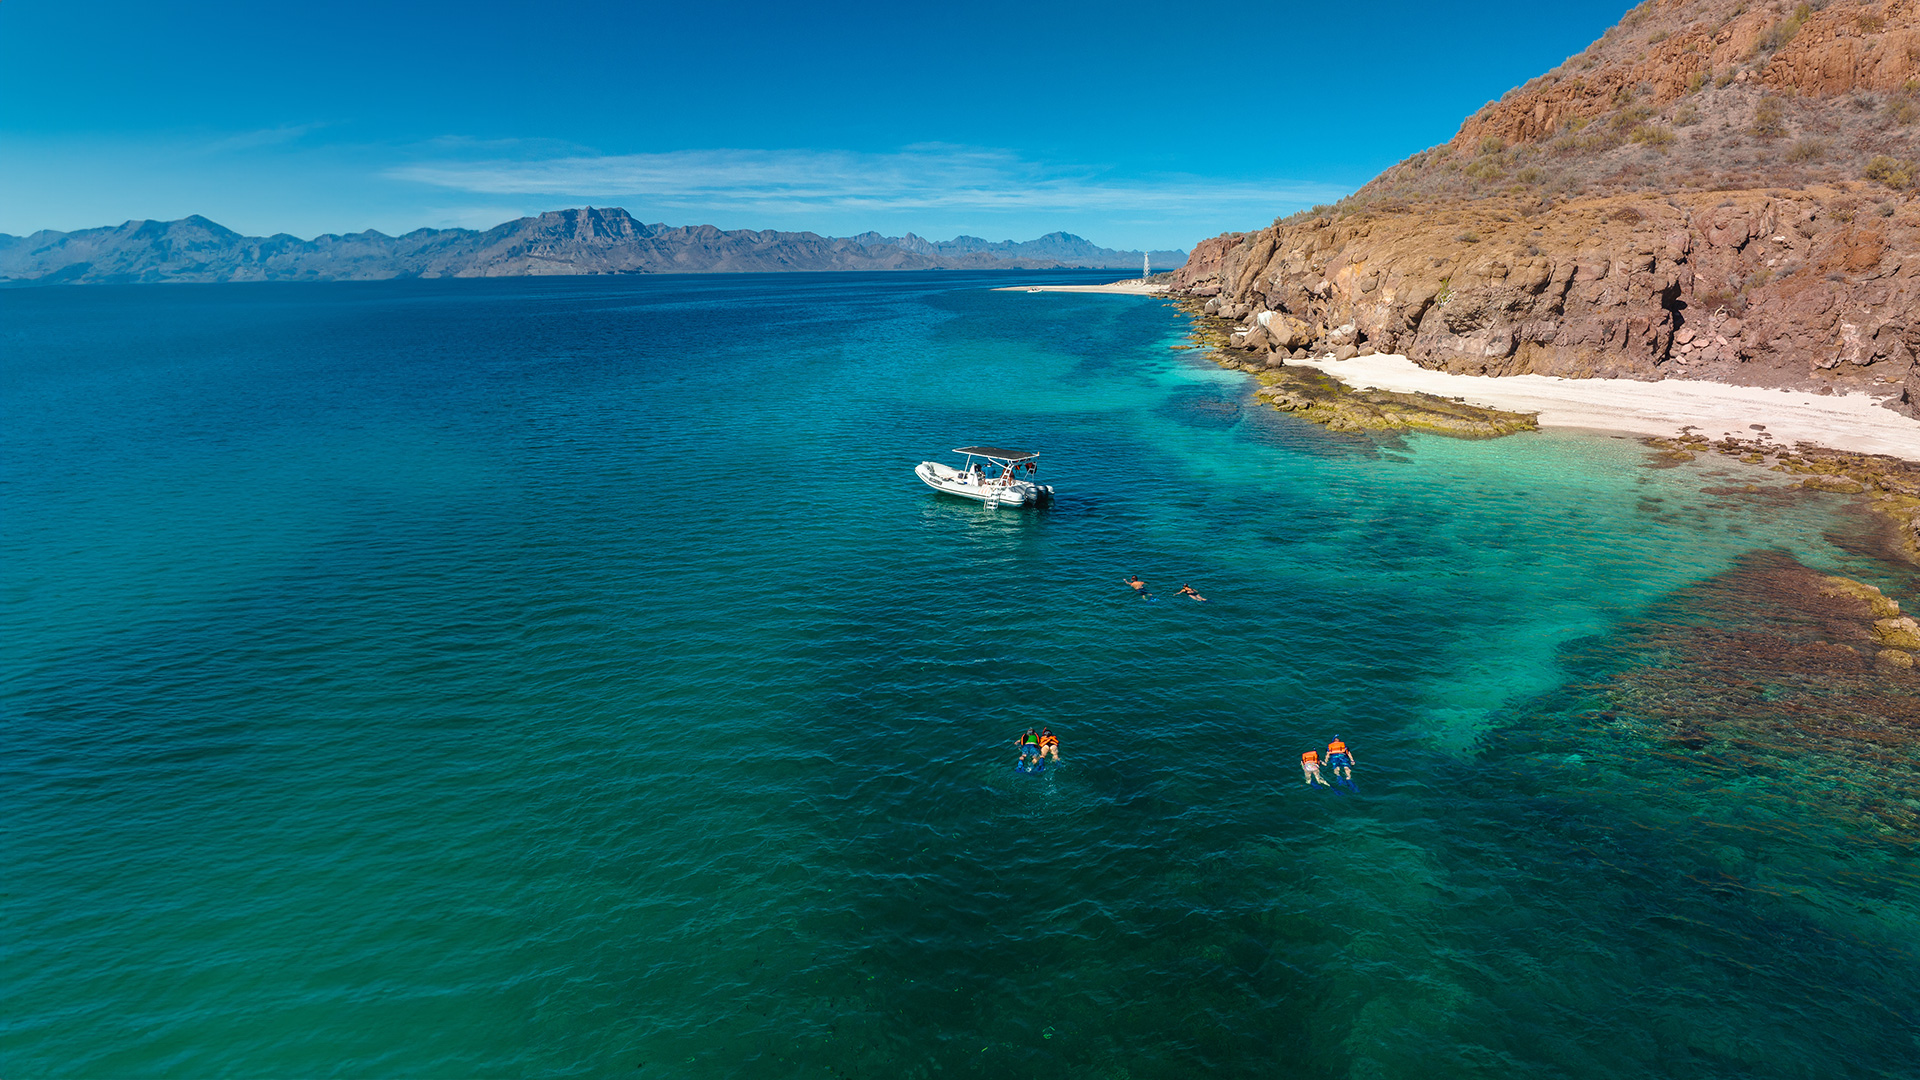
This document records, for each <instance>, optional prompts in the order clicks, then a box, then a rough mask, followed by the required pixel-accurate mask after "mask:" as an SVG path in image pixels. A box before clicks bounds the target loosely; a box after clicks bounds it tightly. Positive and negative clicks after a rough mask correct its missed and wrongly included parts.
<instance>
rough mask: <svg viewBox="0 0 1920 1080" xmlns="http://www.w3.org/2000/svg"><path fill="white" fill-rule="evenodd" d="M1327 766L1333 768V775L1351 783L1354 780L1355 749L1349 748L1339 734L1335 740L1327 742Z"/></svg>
mask: <svg viewBox="0 0 1920 1080" xmlns="http://www.w3.org/2000/svg"><path fill="white" fill-rule="evenodd" d="M1327 768H1329V769H1332V770H1333V775H1335V776H1338V777H1340V778H1341V779H1343V780H1346V781H1348V782H1349V783H1351V782H1352V780H1353V751H1351V750H1349V749H1347V744H1346V743H1343V742H1341V741H1340V736H1338V735H1335V736H1334V737H1333V741H1332V742H1330V743H1328V744H1327Z"/></svg>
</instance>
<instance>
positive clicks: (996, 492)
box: [913, 446, 1053, 508]
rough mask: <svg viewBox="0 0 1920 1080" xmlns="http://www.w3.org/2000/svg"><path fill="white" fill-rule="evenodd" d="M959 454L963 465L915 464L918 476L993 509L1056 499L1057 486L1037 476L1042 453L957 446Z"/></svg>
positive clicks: (935, 487)
mask: <svg viewBox="0 0 1920 1080" xmlns="http://www.w3.org/2000/svg"><path fill="white" fill-rule="evenodd" d="M953 452H954V453H956V454H965V455H966V458H967V460H966V462H965V463H964V464H963V465H961V466H960V467H959V468H957V469H956V468H954V467H953V466H951V465H945V464H942V463H940V462H938V461H923V462H921V463H920V464H918V465H915V466H914V467H913V472H914V475H916V476H918V477H919V478H920V479H921V480H923V481H925V482H926V485H927V486H928V487H930V488H932V489H934V490H935V491H944V492H946V493H947V494H949V495H958V496H961V497H962V498H967V499H978V500H980V501H981V502H983V503H986V504H987V506H988V507H990V508H997V507H999V506H1000V505H1001V504H1003V503H1005V504H1010V505H1013V506H1037V505H1039V504H1040V503H1044V502H1047V501H1049V500H1051V499H1052V498H1053V485H1051V484H1042V483H1039V482H1037V481H1036V480H1035V479H1034V475H1035V473H1036V472H1038V471H1039V467H1038V466H1037V465H1036V464H1035V463H1034V459H1035V458H1037V457H1039V456H1040V455H1039V454H1034V453H1029V452H1028V451H1025V450H1006V449H1003V448H1001V447H998V446H957V447H955V448H954V450H953Z"/></svg>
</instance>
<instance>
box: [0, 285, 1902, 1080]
mask: <svg viewBox="0 0 1920 1080" xmlns="http://www.w3.org/2000/svg"><path fill="white" fill-rule="evenodd" d="M1007 280H1008V279H1007V278H1006V277H1004V276H994V275H966V274H954V273H940V274H898V275H788V276H738V277H712V278H673V277H668V278H646V279H620V280H591V279H588V280H544V281H541V280H535V281H526V280H518V281H463V282H447V283H429V282H403V283H389V284H335V285H310V286H291V285H288V286H275V285H253V286H210V287H192V286H167V287H159V286H152V287H125V288H122V287H89V288H49V289H41V290H16V291H11V292H0V350H4V351H3V353H0V361H4V365H3V369H0V378H3V379H4V382H3V383H0V394H3V395H4V396H3V397H0V405H3V406H4V416H3V417H0V419H3V420H4V424H3V425H0V482H3V485H0V522H3V524H0V566H4V568H5V569H4V571H3V574H4V577H3V578H0V585H3V586H4V592H3V593H0V613H3V614H4V629H3V630H0V634H3V635H4V636H3V637H0V650H3V651H0V709H4V713H3V715H0V721H3V722H4V727H3V728H0V750H4V755H3V756H0V799H4V803H0V810H4V821H5V833H4V841H3V842H4V845H5V848H4V867H5V877H6V879H7V880H6V885H5V888H4V905H5V906H4V909H3V911H4V935H0V950H4V952H3V953H0V956H3V957H4V967H5V972H4V974H5V977H4V978H0V1070H3V1071H4V1073H5V1075H8V1076H28V1075H87V1076H108V1075H112V1076H157V1075H260V1076H265V1075H276V1076H295V1075H299V1076H318V1075H419V1076H428V1075H436V1076H452V1075H490V1076H491V1075H497V1076H515V1075H524V1076H561V1075H595V1076H598V1075H631V1076H641V1077H655V1076H670V1077H677V1076H729V1077H763V1076H764V1077H786V1076H794V1077H815V1076H819V1077H824V1076H834V1075H841V1076H869V1077H911V1076H919V1077H926V1076H933V1075H936V1074H940V1073H950V1072H961V1073H967V1074H977V1075H992V1076H1047V1077H1088V1078H1093V1077H1103V1078H1105V1077H1111V1078H1120V1077H1133V1078H1145V1077H1188V1076H1194V1075H1202V1074H1214V1075H1271V1076H1302V1077H1319V1076H1328V1077H1334V1076H1354V1077H1408V1076H1416V1077H1420V1078H1422V1080H1440V1078H1446V1077H1482V1076H1488V1075H1528V1076H1565V1077H1596V1078H1598V1077H1620V1076H1634V1075H1662V1076H1686V1077H1700V1076H1729V1077H1731V1076H1780V1077H1788V1076H1792V1077H1801V1076H1912V1075H1915V1073H1914V1065H1913V1062H1914V1061H1915V1060H1920V1042H1916V1041H1915V1037H1914V1031H1915V1030H1916V1021H1917V1019H1920V1013H1917V1011H1916V1001H1920V964H1917V963H1916V957H1915V951H1914V942H1915V941H1920V918H1916V906H1915V905H1916V898H1917V897H1920V878H1916V873H1915V869H1914V864H1913V859H1912V856H1913V850H1912V848H1911V846H1910V838H1900V837H1888V836H1880V835H1875V834H1869V833H1868V832H1867V831H1865V830H1863V829H1862V828H1860V827H1859V823H1858V822H1856V821H1855V820H1853V819H1852V818H1850V817H1849V816H1848V814H1849V813H1850V811H1847V810H1844V809H1843V808H1841V807H1840V806H1839V805H1838V804H1832V803H1829V802H1827V801H1824V800H1822V799H1821V798H1819V797H1817V795H1815V794H1810V793H1805V792H1803V790H1802V788H1801V787H1800V783H1799V781H1800V777H1798V776H1796V772H1795V769H1794V767H1792V766H1791V764H1789V765H1787V766H1784V767H1781V768H1777V769H1771V770H1769V769H1761V768H1753V769H1747V770H1745V771H1741V772H1739V773H1738V775H1733V776H1731V777H1722V778H1721V779H1720V780H1716V781H1715V782H1714V783H1711V784H1705V783H1693V782H1689V781H1690V779H1691V778H1694V777H1696V776H1698V775H1701V774H1700V772H1699V770H1700V769H1701V768H1702V766H1701V765H1699V764H1698V763H1696V762H1691V761H1689V759H1688V758H1687V756H1686V755H1685V754H1676V753H1674V752H1672V748H1671V747H1668V746H1664V745H1661V746H1654V745H1652V744H1636V743H1635V742H1634V741H1633V740H1632V739H1624V740H1623V739H1619V738H1613V739H1609V740H1606V741H1604V743H1602V742H1595V743H1594V744H1593V745H1590V746H1589V745H1587V744H1586V741H1585V740H1586V738H1587V737H1586V736H1585V735H1584V734H1583V731H1582V729H1580V728H1579V727H1578V722H1577V720H1576V718H1575V715H1574V714H1575V713H1576V712H1577V711H1578V710H1577V706H1576V704H1574V703H1569V702H1568V701H1566V700H1565V698H1566V696H1567V692H1566V691H1565V690H1564V687H1566V686H1567V685H1568V684H1569V681H1570V680H1572V679H1574V678H1576V677H1584V676H1583V675H1582V672H1580V671H1576V670H1575V668H1577V667H1579V666H1580V665H1581V664H1586V665H1588V666H1592V665H1594V664H1599V665H1602V666H1604V665H1605V664H1607V663H1610V662H1614V661H1615V660H1616V659H1617V657H1616V655H1615V654H1616V652H1617V650H1614V649H1613V646H1611V645H1610V644H1609V642H1610V641H1612V640H1613V638H1612V637H1611V635H1615V634H1617V633H1619V632H1620V629H1619V628H1620V627H1621V626H1622V625H1623V624H1625V623H1626V622H1628V621H1630V620H1633V619H1637V618H1642V617H1643V616H1645V615H1646V613H1647V612H1648V611H1649V610H1651V609H1653V608H1655V607H1656V606H1657V605H1659V604H1661V603H1663V602H1664V603H1669V605H1671V603H1672V601H1671V600H1670V599H1669V598H1670V597H1671V596H1672V595H1673V594H1674V593H1675V590H1681V589H1684V588H1686V587H1688V586H1691V585H1694V584H1696V583H1698V582H1701V581H1704V580H1707V579H1709V578H1712V577H1714V576H1715V575H1720V574H1723V573H1726V572H1728V571H1729V570H1731V569H1732V568H1734V567H1735V565H1736V562H1737V560H1739V559H1741V558H1742V557H1743V556H1745V555H1747V554H1748V553H1750V552H1754V551H1780V552H1785V553H1786V554H1788V555H1791V556H1792V557H1793V558H1796V559H1798V560H1800V561H1802V562H1804V563H1806V564H1807V565H1809V566H1812V567H1814V568H1816V569H1819V570H1821V571H1823V572H1845V573H1849V574H1852V575H1854V576H1857V577H1861V578H1863V579H1865V580H1872V581H1876V582H1880V583H1883V584H1886V585H1888V587H1889V588H1890V590H1894V591H1896V592H1897V591H1898V587H1900V585H1901V581H1900V579H1897V578H1895V577H1890V576H1889V575H1890V574H1892V573H1893V571H1892V570H1891V569H1890V568H1888V567H1886V566H1885V565H1884V564H1876V563H1873V562H1872V561H1871V560H1870V559H1867V558H1866V557H1864V556H1860V555H1855V554H1849V553H1847V552H1845V551H1842V550H1841V549H1839V548H1836V547H1835V546H1833V544H1832V543H1830V542H1829V540H1828V539H1827V538H1826V537H1827V535H1828V534H1829V533H1830V532H1832V531H1833V530H1834V529H1836V527H1838V526H1837V519H1836V517H1835V516H1834V515H1835V514H1836V512H1837V508H1838V506H1839V505H1840V504H1839V502H1838V500H1829V499H1807V500H1804V501H1782V500H1756V501H1754V502H1752V503H1750V504H1749V503H1745V502H1742V501H1741V500H1739V499H1730V498H1719V497H1715V496H1711V495H1707V494H1703V493H1702V488H1703V487H1709V486H1712V485H1715V484H1720V485H1726V484H1729V483H1738V484H1745V483H1750V482H1751V483H1758V484H1768V483H1777V482H1778V481H1779V478H1778V477H1775V476H1773V475H1772V474H1766V473H1760V472H1757V471H1755V472H1753V474H1752V475H1748V474H1747V473H1746V472H1743V471H1738V470H1739V469H1740V467H1739V466H1737V465H1728V464H1724V463H1711V462H1702V463H1696V464H1693V465H1688V466H1683V467H1680V468H1672V469H1658V470H1656V469H1651V468H1648V467H1647V466H1648V461H1649V454H1648V451H1647V450H1646V449H1645V448H1644V447H1642V446H1640V445H1639V444H1638V443H1636V442H1634V441H1632V440H1628V439H1623V438H1617V437H1612V436H1608V435H1606V434H1602V433H1594V434H1544V435H1543V434H1534V435H1526V436H1520V437H1515V438H1509V439H1502V440H1498V441H1493V442H1461V441H1450V440H1445V439H1436V438H1428V437H1413V438H1408V439H1405V440H1402V441H1389V442H1385V443H1376V442H1372V441H1365V440H1355V439H1351V438H1348V437H1343V436H1336V435H1329V434H1328V433H1326V432H1325V431H1323V430H1321V429H1319V428H1316V427H1313V426H1311V425H1308V424H1304V423H1302V422H1299V421H1296V420H1294V419H1293V418H1291V417H1288V416H1284V415H1281V414H1277V413H1274V412H1272V411H1271V410H1268V409H1265V408H1254V407H1251V406H1248V405H1246V404H1244V402H1245V401H1246V387H1245V386H1244V385H1243V381H1242V380H1243V379H1244V377H1243V376H1240V375H1238V374H1235V373H1230V372H1224V371H1221V370H1219V369H1216V368H1214V367H1212V366H1211V365H1209V364H1207V363H1205V362H1203V361H1201V360H1200V359H1198V358H1197V356H1196V355H1195V354H1192V353H1188V352H1183V351H1179V350H1176V349H1173V348H1171V347H1170V346H1175V345H1179V344H1181V343H1182V342H1183V340H1184V336H1183V335H1184V331H1185V324H1184V321H1183V319H1182V318H1181V317H1180V316H1179V315H1178V313H1176V312H1174V311H1172V310H1171V309H1169V308H1168V307H1166V306H1164V305H1162V304H1161V303H1158V302H1156V301H1152V300H1145V299H1141V298H1132V297H1113V296H1097V295H1096V296H1085V295H1060V294H1046V295H1034V294H1028V293H1024V292H994V291H989V289H988V286H991V285H997V284H1003V283H1005V282H1006V281H1007ZM971 442H994V443H999V444H1003V445H1014V446H1020V447H1030V448H1033V449H1037V450H1039V451H1041V452H1042V454H1043V456H1042V458H1041V463H1042V473H1041V479H1043V480H1045V481H1047V482H1050V483H1052V484H1054V485H1056V486H1057V487H1058V489H1059V490H1060V492H1061V497H1060V499H1059V502H1058V504H1057V505H1056V506H1054V507H1053V508H1051V509H1047V510H1042V511H1030V510H1029V511H1016V510H1011V509H1001V510H999V511H997V512H995V511H989V510H986V509H985V508H983V507H981V506H979V505H977V504H973V503H968V502H964V501H960V500H955V499H952V498H949V497H945V496H940V495H936V494H934V493H933V492H931V491H929V490H928V489H926V488H925V487H923V486H921V485H920V484H919V483H918V482H917V481H916V480H915V478H914V476H913V474H912V472H911V468H912V466H913V464H914V463H915V462H918V461H920V460H922V459H924V458H928V457H934V456H943V455H944V452H945V451H947V450H948V449H949V448H950V447H953V446H958V445H962V444H966V443H971ZM1730 475H1731V476H1733V477H1734V478H1733V479H1729V476H1730ZM1131 573H1138V574H1140V575H1141V576H1143V577H1144V578H1146V579H1147V580H1148V581H1149V582H1150V584H1151V587H1152V590H1153V592H1154V594H1155V598H1154V599H1153V600H1151V601H1149V600H1143V599H1140V598H1137V597H1135V596H1134V595H1133V594H1132V593H1131V592H1130V591H1129V590H1128V589H1127V588H1125V587H1124V586H1123V585H1122V583H1121V580H1122V578H1123V577H1124V576H1125V575H1127V574H1131ZM1189 582H1190V583H1192V584H1193V585H1194V586H1195V588H1197V589H1198V590H1199V591H1200V592H1202V593H1203V594H1205V595H1206V596H1208V597H1209V598H1210V599H1209V602H1208V603H1206V604H1196V603H1193V602H1191V601H1188V600H1186V599H1184V598H1182V597H1180V596H1179V595H1177V593H1176V590H1177V589H1178V588H1179V586H1180V585H1181V584H1182V583H1189ZM1663 610H1664V609H1663ZM1610 650H1611V651H1610ZM1038 724H1049V725H1051V726H1052V727H1053V728H1054V729H1055V730H1056V731H1057V732H1059V733H1060V735H1061V738H1062V744H1063V756H1064V758H1065V761H1064V763H1063V764H1062V765H1061V766H1060V767H1059V768H1057V769H1054V770H1052V771H1050V772H1049V773H1047V774H1045V775H1043V776H1038V777H1031V776H1024V775H1020V774H1017V773H1015V772H1014V771H1013V770H1012V769H1011V768H1010V765H1011V763H1012V760H1013V754H1012V739H1013V737H1014V736H1015V734H1017V733H1018V732H1019V731H1020V730H1022V729H1024V728H1025V727H1027V726H1029V725H1038ZM1336 734H1338V735H1342V736H1344V737H1345V738H1346V740H1347V741H1348V742H1350V743H1352V744H1353V745H1354V747H1355V749H1356V752H1357V754H1358V757H1359V761H1360V768H1359V770H1358V775H1357V777H1356V779H1357V781H1358V784H1357V787H1358V791H1357V793H1352V794H1349V793H1344V792H1329V791H1324V790H1308V789H1306V788H1305V787H1304V786H1303V785H1302V784H1301V778H1300V773H1299V769H1298V761H1299V757H1300V753H1301V752H1302V751H1303V750H1306V749H1311V748H1315V747H1324V745H1325V744H1326V743H1327V741H1328V740H1329V739H1330V738H1332V737H1333V736H1334V735H1336ZM1516 734H1524V735H1525V736H1526V739H1528V740H1532V741H1526V742H1524V744H1523V743H1521V742H1515V741H1514V737H1515V736H1516ZM1549 744H1551V746H1549ZM1549 749H1550V750H1551V753H1548V752H1547V751H1548V750H1549ZM1902 753H1904V754H1906V756H1905V757H1903V758H1899V760H1898V761H1896V766H1897V769H1896V771H1898V769H1908V770H1909V771H1908V772H1906V773H1902V774H1900V776H1899V777H1896V778H1889V777H1881V778H1880V779H1879V781H1878V782H1881V783H1886V784H1889V785H1891V786H1892V787H1891V790H1892V792H1893V794H1894V795H1895V796H1900V795H1901V794H1902V793H1904V797H1907V798H1909V799H1911V798H1912V795H1913V793H1914V791H1915V790H1916V789H1915V787H1914V785H1913V783H1912V774H1911V771H1910V769H1911V766H1912V764H1913V761H1912V757H1911V753H1910V752H1909V751H1903V752H1902ZM1896 756H1897V755H1896ZM1714 775H1715V776H1720V774H1719V773H1715V774H1714ZM1868 782H1875V781H1874V780H1873V779H1872V778H1869V779H1868ZM1901 785H1905V786H1904V787H1903V786H1901Z"/></svg>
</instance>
